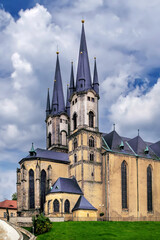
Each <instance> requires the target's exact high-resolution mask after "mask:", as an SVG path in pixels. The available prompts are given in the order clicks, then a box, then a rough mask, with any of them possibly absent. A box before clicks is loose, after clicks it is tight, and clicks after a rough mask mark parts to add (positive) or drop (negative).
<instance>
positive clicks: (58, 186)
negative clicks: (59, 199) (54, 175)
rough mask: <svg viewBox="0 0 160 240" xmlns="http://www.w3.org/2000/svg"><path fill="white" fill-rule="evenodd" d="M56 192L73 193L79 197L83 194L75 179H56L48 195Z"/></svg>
mask: <svg viewBox="0 0 160 240" xmlns="http://www.w3.org/2000/svg"><path fill="white" fill-rule="evenodd" d="M58 192H63V193H73V194H79V195H82V194H83V192H82V190H81V189H80V187H79V185H78V183H77V180H76V179H75V178H61V177H60V178H58V179H57V181H56V182H55V183H54V184H53V186H52V187H51V189H50V190H49V192H48V193H58Z"/></svg>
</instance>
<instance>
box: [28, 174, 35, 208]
mask: <svg viewBox="0 0 160 240" xmlns="http://www.w3.org/2000/svg"><path fill="white" fill-rule="evenodd" d="M29 207H30V208H35V204H34V171H33V170H32V169H30V170H29Z"/></svg>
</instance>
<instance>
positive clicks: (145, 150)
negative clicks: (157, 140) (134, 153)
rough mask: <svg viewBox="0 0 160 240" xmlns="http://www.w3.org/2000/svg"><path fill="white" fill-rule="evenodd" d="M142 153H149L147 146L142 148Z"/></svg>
mask: <svg viewBox="0 0 160 240" xmlns="http://www.w3.org/2000/svg"><path fill="white" fill-rule="evenodd" d="M144 153H145V154H148V153H149V149H148V146H146V148H145V149H144Z"/></svg>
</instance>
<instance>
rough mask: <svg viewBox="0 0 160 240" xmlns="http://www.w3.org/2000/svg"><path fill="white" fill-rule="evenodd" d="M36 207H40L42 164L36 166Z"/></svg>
mask: <svg viewBox="0 0 160 240" xmlns="http://www.w3.org/2000/svg"><path fill="white" fill-rule="evenodd" d="M35 208H36V209H40V166H39V165H38V162H37V166H36V180H35Z"/></svg>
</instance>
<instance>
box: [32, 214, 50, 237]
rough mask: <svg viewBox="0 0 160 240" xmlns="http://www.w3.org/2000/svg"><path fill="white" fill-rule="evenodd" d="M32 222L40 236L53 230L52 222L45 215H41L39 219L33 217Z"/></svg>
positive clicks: (35, 231)
mask: <svg viewBox="0 0 160 240" xmlns="http://www.w3.org/2000/svg"><path fill="white" fill-rule="evenodd" d="M32 222H33V227H34V233H35V234H38V235H39V234H42V233H45V232H48V231H50V230H51V228H52V223H51V221H50V220H49V218H47V217H45V216H44V215H43V214H41V215H39V216H38V217H33V218H32Z"/></svg>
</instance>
